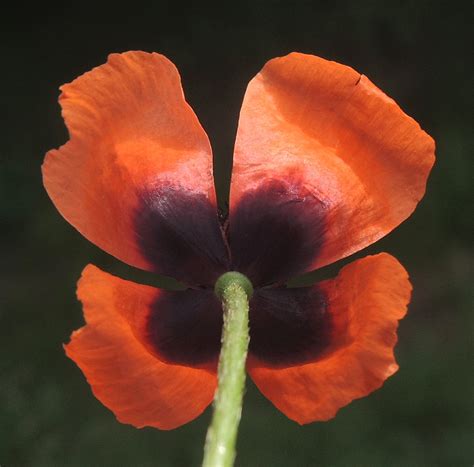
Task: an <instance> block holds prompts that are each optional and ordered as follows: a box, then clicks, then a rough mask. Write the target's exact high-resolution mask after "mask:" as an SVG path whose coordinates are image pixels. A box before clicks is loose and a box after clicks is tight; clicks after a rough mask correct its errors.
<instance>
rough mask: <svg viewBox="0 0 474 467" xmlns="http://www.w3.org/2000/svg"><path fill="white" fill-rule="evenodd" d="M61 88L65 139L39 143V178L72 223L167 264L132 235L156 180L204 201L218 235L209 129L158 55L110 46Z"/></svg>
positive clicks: (132, 254) (108, 246)
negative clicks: (56, 144)
mask: <svg viewBox="0 0 474 467" xmlns="http://www.w3.org/2000/svg"><path fill="white" fill-rule="evenodd" d="M61 90H62V94H61V97H60V100H59V102H60V104H61V107H62V109H63V117H64V119H65V122H66V125H67V127H68V129H69V133H70V140H69V141H68V142H67V143H66V144H65V145H64V146H62V147H61V148H60V149H57V150H56V149H55V150H52V151H49V152H48V154H47V156H46V159H45V162H44V165H43V179H44V185H45V187H46V190H47V191H48V194H49V196H50V197H51V199H52V201H53V202H54V204H55V205H56V207H57V208H58V210H59V211H60V212H61V214H62V215H63V216H64V217H65V218H66V219H67V220H68V221H69V222H70V223H71V224H72V225H73V226H74V227H76V228H77V229H78V230H79V231H80V232H81V233H82V234H83V235H84V236H85V237H87V238H88V239H89V240H90V241H92V242H93V243H95V244H96V245H98V246H99V247H100V248H102V249H104V250H105V251H107V252H108V253H110V254H112V255H114V256H115V257H117V258H119V259H121V260H123V261H125V262H127V263H128V264H131V265H133V266H137V267H140V268H142V269H146V270H154V271H159V272H163V273H165V274H166V273H169V271H167V270H166V269H165V271H162V269H160V265H156V264H152V263H153V260H151V259H150V258H148V257H146V254H144V252H143V248H142V247H141V246H140V245H138V243H139V242H140V241H141V240H142V237H143V236H145V237H146V232H145V233H142V232H141V231H137V226H136V223H137V216H138V222H140V221H141V220H142V219H141V218H140V215H141V213H140V212H139V211H140V208H141V206H143V205H147V206H148V205H149V204H150V199H149V198H150V196H151V195H153V196H154V198H153V202H155V203H159V202H160V200H159V199H155V198H156V197H158V198H160V196H162V192H163V190H164V191H165V192H169V191H170V190H171V191H173V190H178V191H179V190H181V191H182V192H183V193H185V194H186V195H187V196H188V198H189V197H191V198H192V197H194V198H195V199H197V200H198V202H199V203H200V204H201V205H203V206H204V205H206V206H207V205H209V204H210V205H212V207H213V208H214V209H211V208H210V207H206V206H204V207H203V209H202V211H203V212H204V211H205V213H206V215H207V214H209V213H211V214H212V215H213V216H214V219H213V220H212V219H210V220H208V221H207V223H208V224H209V225H211V224H212V225H211V226H210V227H206V228H208V230H211V231H212V233H213V235H216V236H218V235H220V233H219V228H218V223H217V214H216V209H215V206H216V200H215V192H214V183H213V175H212V152H211V146H210V143H209V139H208V137H207V135H206V133H205V132H204V130H203V128H202V127H201V125H200V123H199V121H198V119H197V117H196V115H195V114H194V112H193V111H192V109H191V107H190V106H189V105H188V104H187V102H186V101H185V99H184V95H183V90H182V87H181V81H180V76H179V74H178V71H177V70H176V68H175V66H174V65H173V64H172V63H171V62H170V61H169V60H168V59H167V58H166V57H164V56H163V55H159V54H156V53H145V52H127V53H123V54H112V55H110V56H109V58H108V61H107V63H106V64H104V65H102V66H99V67H97V68H94V69H93V70H92V71H90V72H88V73H85V74H84V75H82V76H80V77H79V78H77V79H76V80H74V81H73V82H72V83H70V84H66V85H64V86H62V87H61ZM206 203H207V204H206ZM152 214H153V213H152ZM211 214H210V215H211ZM146 216H147V217H150V215H149V214H146ZM216 229H217V230H216ZM138 230H139V229H138ZM146 241H147V239H146V238H145V242H146ZM219 241H221V239H220V240H219ZM221 243H222V241H221ZM153 246H154V245H153ZM158 247H159V245H158ZM166 247H168V246H166ZM188 248H189V245H188ZM219 248H221V247H219ZM221 249H223V247H222V248H221Z"/></svg>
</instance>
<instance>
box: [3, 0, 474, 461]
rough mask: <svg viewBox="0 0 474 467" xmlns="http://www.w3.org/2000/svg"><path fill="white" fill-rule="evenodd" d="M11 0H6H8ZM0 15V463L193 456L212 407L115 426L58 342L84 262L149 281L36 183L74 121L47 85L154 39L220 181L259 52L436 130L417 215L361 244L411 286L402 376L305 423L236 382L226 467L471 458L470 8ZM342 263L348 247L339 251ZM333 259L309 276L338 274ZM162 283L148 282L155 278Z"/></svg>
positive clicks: (347, 6)
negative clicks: (389, 258) (346, 82)
mask: <svg viewBox="0 0 474 467" xmlns="http://www.w3.org/2000/svg"><path fill="white" fill-rule="evenodd" d="M5 8H6V7H5ZM8 8H9V9H8ZM8 8H7V9H5V10H4V11H3V14H2V18H1V23H2V28H1V31H0V35H1V39H2V40H1V44H0V48H1V52H2V54H1V57H2V72H1V74H0V76H1V80H2V86H1V88H0V89H1V93H2V113H3V114H4V115H5V117H4V119H3V124H2V129H1V131H2V136H1V142H0V147H1V153H0V157H1V165H0V219H1V229H0V235H1V243H0V245H1V254H0V258H1V259H0V261H1V265H2V267H1V269H0V319H1V328H0V329H1V331H0V332H1V334H0V339H1V348H2V351H1V359H0V372H1V373H0V374H1V383H0V404H1V406H0V411H1V412H0V417H1V418H0V464H1V465H2V466H5V467H13V466H35V467H42V466H53V467H54V466H95V465H97V466H99V465H100V466H163V467H166V466H198V465H199V464H200V461H201V450H202V444H203V440H204V436H205V431H206V427H207V424H208V421H209V418H210V413H209V411H207V412H206V413H205V414H204V415H203V416H202V417H200V418H199V419H197V420H196V421H194V422H192V423H190V424H188V425H186V426H184V427H182V428H180V429H177V430H174V431H170V432H160V431H157V430H153V429H143V430H136V429H134V428H132V427H130V426H125V425H121V424H119V423H118V422H116V421H115V418H114V416H113V414H112V413H110V412H109V411H108V410H107V409H106V408H104V407H103V406H102V405H101V404H100V403H99V402H98V401H97V400H96V399H95V398H94V397H93V396H92V394H91V391H90V389H89V386H88V385H87V383H86V381H85V379H84V378H83V376H82V374H81V373H80V371H79V370H78V369H77V368H76V366H75V365H74V364H73V363H72V362H71V361H70V360H68V359H67V358H66V357H65V355H64V352H63V350H62V347H61V345H62V343H64V342H66V341H68V339H69V335H70V333H71V331H72V330H73V329H76V328H78V327H80V326H81V324H82V314H81V308H80V306H79V303H78V302H77V301H76V299H75V283H76V280H77V279H78V277H79V275H80V273H81V270H82V268H83V267H84V266H85V265H86V264H87V263H89V262H93V263H95V264H97V265H99V266H100V267H102V268H104V269H106V270H108V271H111V272H113V273H115V274H118V275H122V276H123V277H132V278H138V279H139V280H144V281H149V279H150V278H149V276H145V275H144V274H140V273H138V272H135V271H133V270H132V268H128V267H126V266H124V265H122V264H120V263H119V262H118V261H116V260H114V259H113V258H111V257H109V256H108V255H107V254H106V253H103V252H102V251H100V250H99V249H97V248H96V247H94V246H93V245H91V244H89V243H88V242H87V241H86V240H85V239H84V238H83V237H81V235H80V234H79V233H78V232H76V231H75V230H74V229H73V228H72V227H71V226H69V225H68V224H67V222H65V221H64V220H63V219H62V218H61V216H60V215H59V214H58V212H57V211H56V210H55V208H54V207H53V205H52V203H51V202H50V201H49V199H48V197H47V195H46V193H45V191H44V190H43V188H42V184H41V176H40V165H41V163H42V159H43V156H44V153H45V152H46V151H47V150H48V149H50V148H54V147H58V146H59V145H61V144H63V143H64V142H65V141H66V139H67V132H66V130H65V127H64V125H63V121H62V118H61V116H60V109H59V106H58V104H57V97H58V86H59V85H61V84H63V83H65V82H68V81H71V80H72V79H73V78H75V77H76V76H78V75H79V74H81V73H83V72H85V71H87V70H89V69H90V68H91V67H93V66H96V65H99V64H102V63H103V62H105V60H106V57H107V54H109V53H110V52H119V51H125V50H131V49H143V50H148V51H157V52H161V53H163V54H165V55H167V56H168V57H169V58H170V59H171V60H172V61H174V63H175V64H176V65H177V67H178V69H179V70H180V72H181V75H182V79H183V86H184V89H185V92H186V95H187V98H188V100H189V102H190V103H191V105H192V106H193V108H194V109H195V111H196V113H197V114H198V116H199V118H200V120H201V122H202V124H203V126H204V128H205V129H206V131H207V132H208V134H209V136H210V138H211V141H212V144H213V148H214V155H215V170H216V174H217V177H218V179H219V180H220V181H219V182H218V188H219V191H220V192H221V193H225V192H226V183H228V179H229V174H230V166H231V157H232V148H233V142H234V136H235V131H236V126H237V119H238V112H239V108H240V105H241V100H242V97H243V93H244V90H245V87H246V85H247V83H248V81H249V80H250V79H251V78H252V76H254V75H255V73H256V72H258V70H259V69H260V68H261V67H262V66H263V64H264V63H265V61H267V60H268V59H270V58H272V57H275V56H278V55H284V54H286V53H288V52H290V51H293V50H296V51H301V52H306V53H312V54H316V55H321V56H323V57H325V58H329V59H333V60H336V61H339V62H342V63H346V64H349V65H351V66H353V67H354V68H356V69H357V70H358V71H360V72H363V73H364V74H366V75H368V76H369V78H370V79H371V80H373V81H374V82H375V83H376V84H377V85H378V86H379V87H381V88H382V89H383V90H384V91H385V92H386V93H387V94H389V95H390V96H392V97H393V98H394V99H395V100H396V101H397V102H398V103H399V104H400V105H401V107H402V108H403V109H404V110H405V111H406V112H407V113H408V114H409V115H412V116H413V117H414V118H415V119H416V120H418V121H419V122H420V123H421V125H422V127H423V128H424V129H425V130H426V131H428V132H429V133H430V134H431V135H432V136H433V137H434V138H435V140H436V142H437V163H436V165H435V168H434V170H433V172H432V176H431V178H430V180H429V183H428V190H427V195H426V196H425V198H424V199H423V201H422V202H421V203H420V205H419V207H418V209H417V210H416V212H415V214H414V215H413V216H412V217H411V218H410V219H409V220H408V221H406V222H405V223H404V224H402V225H401V226H400V227H399V228H398V229H396V230H395V231H394V232H393V233H392V234H390V235H389V236H388V237H386V238H385V239H383V240H382V241H379V242H378V243H377V244H375V245H373V246H372V247H370V248H368V249H367V250H365V251H364V252H362V253H359V254H358V255H356V256H365V255H366V254H368V253H374V252H379V251H388V252H390V253H392V254H394V255H395V256H396V257H397V258H399V259H400V261H401V262H402V263H403V264H404V265H405V267H406V268H407V269H408V271H409V272H410V275H411V279H412V282H413V284H414V294H413V301H412V304H411V305H410V308H409V314H408V316H407V318H406V319H405V320H403V322H402V323H401V326H400V333H399V336H400V340H399V344H398V347H397V351H396V353H397V358H398V361H399V364H400V371H399V372H398V373H397V374H396V375H395V376H394V377H393V378H391V379H390V380H388V381H387V383H386V384H385V385H384V387H383V388H382V389H381V390H379V391H377V392H376V393H374V394H373V395H372V396H370V397H368V398H365V399H362V400H359V401H355V402H353V403H352V404H351V405H350V406H348V407H346V408H344V409H342V410H341V411H340V412H339V414H338V416H337V417H336V418H335V419H333V420H332V421H330V422H327V423H315V424H312V425H308V426H304V427H300V426H298V425H296V424H295V423H293V422H291V421H289V420H288V419H286V418H285V416H283V415H282V414H281V413H279V412H278V411H277V410H276V409H274V408H273V406H272V405H271V404H270V403H269V402H268V401H267V400H266V399H265V398H264V397H263V396H262V395H261V394H260V393H259V392H258V391H257V390H256V388H255V387H254V386H253V384H252V383H251V382H250V381H248V383H247V387H248V389H247V395H246V399H245V406H244V413H243V419H242V424H241V430H240V435H239V440H238V459H237V465H238V466H249V467H252V466H285V467H286V466H297V467H299V466H316V465H317V466H464V465H465V466H471V465H472V463H473V462H474V448H473V439H474V438H473V430H472V428H473V418H474V417H473V412H474V410H473V396H472V395H473V389H474V384H473V371H472V367H473V365H472V362H473V354H474V353H473V345H472V344H473V339H472V336H473V333H472V331H473V321H472V303H473V300H472V292H471V291H470V285H471V284H470V283H471V278H472V257H473V256H472V243H471V237H472V232H473V229H472V218H473V209H472V202H471V201H472V197H471V196H470V186H469V185H470V183H469V182H470V180H471V179H472V172H471V171H470V170H471V168H472V167H471V166H470V164H469V162H470V160H469V158H470V157H472V149H473V133H472V120H471V119H470V117H471V111H472V108H473V99H472V73H471V72H472V68H471V67H470V63H471V53H472V44H473V41H472V32H471V29H472V6H471V2H465V3H463V2H455V1H452V2H436V1H416V2H415V1H412V2H408V1H400V2H391V5H389V4H388V3H385V2H377V1H359V2H354V1H333V2H322V1H319V2H318V1H314V2H309V1H308V2H296V3H293V2H278V1H274V2H270V1H268V2H262V1H254V2H236V3H235V4H233V3H229V4H224V3H221V4H220V6H212V7H211V6H210V5H205V4H203V3H196V4H194V6H185V5H183V4H179V2H178V3H174V4H173V3H172V2H160V1H159V0H157V1H155V2H150V3H149V4H140V3H137V2H133V3H132V4H130V5H127V6H124V7H120V6H118V4H116V5H114V6H113V7H112V6H110V7H108V8H107V7H105V6H100V5H99V4H98V3H97V4H96V5H94V6H93V7H88V6H86V5H83V4H82V3H77V2H76V3H70V2H69V3H67V2H66V3H64V4H62V5H60V6H56V7H54V8H53V7H52V6H48V5H47V4H44V5H42V6H41V9H38V11H34V10H32V9H31V7H28V8H26V6H24V5H22V4H21V5H19V6H18V7H17V8H16V10H15V7H14V6H10V7H8ZM352 259H353V258H350V260H352ZM345 262H347V260H346V261H342V262H339V263H338V264H336V265H333V266H332V267H330V268H326V269H325V270H323V271H319V272H317V273H316V274H313V275H311V276H310V278H309V280H312V279H314V278H316V277H325V276H330V275H334V274H335V273H336V272H337V270H338V269H339V268H340V267H341V265H342V264H343V263H345ZM165 282H166V281H163V280H162V279H160V278H157V279H156V283H158V284H165Z"/></svg>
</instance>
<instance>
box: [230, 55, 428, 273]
mask: <svg viewBox="0 0 474 467" xmlns="http://www.w3.org/2000/svg"><path fill="white" fill-rule="evenodd" d="M433 163H434V142H433V140H432V138H431V137H430V136H429V135H427V134H426V133H425V132H424V131H422V130H421V129H420V126H419V125H418V124H417V123H416V122H415V121H414V120H413V119H412V118H410V117H409V116H407V115H406V114H405V113H403V111H402V110H401V109H400V107H399V106H398V105H397V104H396V103H395V102H394V101H393V100H392V99H390V98H389V97H387V96H386V95H385V94H384V93H383V92H382V91H380V90H379V89H378V88H377V87H376V86H375V85H374V84H372V83H371V82H370V81H369V79H368V78H367V77H365V76H363V75H360V74H359V73H357V72H356V71H354V70H353V69H352V68H349V67H347V66H344V65H341V64H338V63H335V62H330V61H327V60H324V59H322V58H319V57H315V56H312V55H303V54H299V53H292V54H290V55H288V56H286V57H282V58H276V59H274V60H271V61H269V62H268V63H267V64H266V65H265V66H264V68H263V69H262V71H261V72H260V73H259V74H257V76H256V77H255V78H254V79H253V80H252V81H251V82H250V84H249V86H248V88H247V92H246V94H245V98H244V102H243V105H242V110H241V114H240V120H239V128H238V132H237V141H236V146H235V153H234V168H233V175H232V185H231V217H230V220H231V222H232V211H233V210H234V209H236V206H237V205H238V203H239V200H240V199H241V197H242V196H243V195H244V194H245V193H246V192H248V191H249V190H257V189H258V187H259V186H260V185H261V184H264V183H268V181H269V179H270V180H273V179H275V178H276V179H284V180H286V181H287V182H288V183H289V184H293V185H294V186H304V187H305V189H306V190H308V191H309V192H310V193H311V194H312V196H314V197H315V198H317V199H319V200H320V202H321V204H322V205H323V206H324V218H325V227H326V231H325V234H324V238H323V243H324V244H323V246H322V248H321V251H319V253H318V254H317V256H315V257H314V258H312V264H311V266H310V267H309V268H308V270H309V269H314V268H318V267H321V266H324V265H326V264H329V263H332V262H334V261H336V260H338V259H340V258H342V257H345V256H348V255H350V254H351V253H354V252H356V251H358V250H360V249H362V248H364V247H365V246H367V245H370V244H371V243H373V242H375V241H376V240H377V239H379V238H381V237H382V236H384V235H386V234H387V233H388V232H390V231H391V230H392V229H393V228H394V227H396V226H397V225H398V224H400V223H401V222H402V221H403V220H405V219H406V218H407V217H408V216H409V215H410V214H411V213H412V212H413V210H414V209H415V206H416V204H417V203H418V201H419V200H420V199H421V198H422V197H423V194H424V192H425V185H426V180H427V177H428V174H429V172H430V170H431V167H432V165H433Z"/></svg>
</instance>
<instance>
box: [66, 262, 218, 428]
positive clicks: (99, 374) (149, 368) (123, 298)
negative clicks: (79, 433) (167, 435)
mask: <svg viewBox="0 0 474 467" xmlns="http://www.w3.org/2000/svg"><path fill="white" fill-rule="evenodd" d="M158 293H159V291H158V289H154V288H153V287H148V286H144V285H139V284H135V283H133V282H128V281H125V280H123V279H119V278H117V277H114V276H111V275H110V274H107V273H105V272H103V271H101V270H100V269H98V268H96V267H95V266H92V265H89V266H87V267H86V268H85V269H84V272H83V275H82V278H81V280H80V281H79V284H78V297H79V299H80V300H81V301H82V303H83V307H84V316H85V319H86V323H87V324H86V326H84V327H83V328H81V329H79V330H78V331H75V332H74V333H73V334H72V337H71V342H70V343H69V344H67V345H65V349H66V353H67V355H68V357H70V358H71V359H72V360H74V362H76V364H77V365H78V366H79V368H80V369H81V370H82V372H83V373H84V375H85V376H86V378H87V381H88V382H89V384H90V385H91V388H92V391H93V393H94V395H95V396H96V397H97V399H99V400H100V401H101V402H102V403H103V404H104V405H105V406H107V407H108V408H109V409H110V410H112V411H113V412H114V414H115V415H116V417H117V419H118V420H119V421H120V422H122V423H129V424H131V425H134V426H136V427H138V428H140V427H144V426H152V427H156V428H160V429H164V430H169V429H172V428H176V427H178V426H180V425H182V424H184V423H187V422H189V421H190V420H193V419H194V418H196V417H197V416H198V415H200V414H201V413H202V412H203V410H204V409H205V408H206V407H207V406H208V405H209V404H210V403H211V401H212V398H213V395H214V391H215V388H216V375H215V373H213V372H211V371H208V370H203V369H197V368H189V367H186V366H181V365H172V364H167V363H164V362H162V361H160V360H159V359H158V358H156V356H154V355H152V353H150V352H149V351H148V350H147V349H146V348H145V347H144V346H143V345H142V343H140V341H139V340H137V338H136V337H135V336H134V334H133V332H132V329H131V327H130V324H129V322H132V321H134V320H137V319H138V320H139V319H140V317H142V316H144V314H145V313H144V310H145V309H147V308H148V307H149V306H150V304H151V303H152V302H153V300H155V299H156V296H157V294H158Z"/></svg>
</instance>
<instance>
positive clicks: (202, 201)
mask: <svg viewBox="0 0 474 467" xmlns="http://www.w3.org/2000/svg"><path fill="white" fill-rule="evenodd" d="M140 200H141V202H140V205H139V207H138V208H137V210H136V212H135V219H134V225H135V230H136V238H137V243H138V245H139V247H140V250H141V252H142V254H143V256H144V257H145V258H146V259H147V260H148V261H149V263H150V264H152V265H153V266H154V270H155V272H157V273H160V274H165V275H168V276H171V277H174V278H175V279H178V280H181V281H183V282H185V283H186V284H190V285H209V286H213V285H214V283H215V281H216V279H217V278H218V277H219V276H220V275H221V274H223V273H224V272H225V271H227V270H228V266H229V259H228V253H227V249H226V246H225V243H224V240H223V236H222V231H221V228H220V225H219V220H218V217H217V210H216V208H215V207H214V206H213V205H212V204H211V203H210V202H209V200H208V199H207V197H206V196H205V195H203V194H202V193H195V192H192V191H189V190H186V189H184V188H181V187H174V186H169V185H163V186H160V187H159V188H156V189H153V190H148V191H144V192H142V193H141V194H140Z"/></svg>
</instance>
